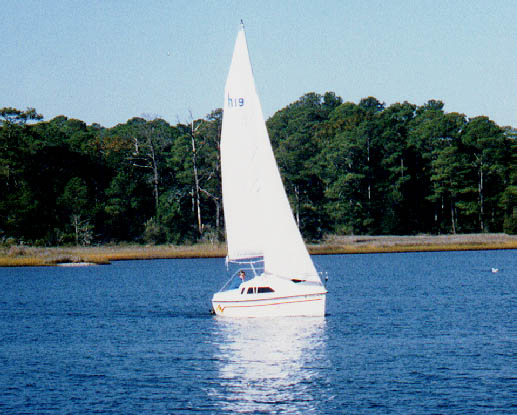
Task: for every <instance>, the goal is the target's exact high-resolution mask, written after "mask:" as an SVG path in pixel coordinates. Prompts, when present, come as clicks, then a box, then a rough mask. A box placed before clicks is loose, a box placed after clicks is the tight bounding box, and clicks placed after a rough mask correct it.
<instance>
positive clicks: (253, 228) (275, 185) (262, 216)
mask: <svg viewBox="0 0 517 415" xmlns="http://www.w3.org/2000/svg"><path fill="white" fill-rule="evenodd" d="M223 108H224V112H223V125H222V131H221V173H222V191H223V204H224V213H225V222H226V239H227V245H228V260H230V261H235V260H242V259H247V258H256V257H260V256H262V257H263V258H264V268H265V272H266V273H268V274H273V275H277V276H282V277H285V278H299V277H302V278H303V279H304V280H307V281H312V282H319V283H321V281H320V278H319V276H318V273H317V272H316V269H315V267H314V264H313V262H312V260H311V258H310V256H309V253H308V251H307V248H306V246H305V243H304V241H303V239H302V237H301V234H300V232H299V230H298V227H297V225H296V222H295V220H294V216H293V213H292V211H291V207H290V205H289V200H288V199H287V195H286V193H285V190H284V186H283V183H282V179H281V176H280V172H279V170H278V166H277V164H276V160H275V156H274V154H273V150H272V147H271V143H270V141H269V136H268V133H267V129H266V124H265V122H264V117H263V113H262V108H261V105H260V100H259V98H258V94H257V91H256V87H255V81H254V77H253V71H252V67H251V63H250V59H249V53H248V47H247V43H246V36H245V33H244V28H243V27H242V26H241V29H240V31H239V33H238V35H237V40H236V42H235V47H234V51H233V56H232V62H231V65H230V71H229V73H228V78H227V80H226V86H225V101H224V106H223Z"/></svg>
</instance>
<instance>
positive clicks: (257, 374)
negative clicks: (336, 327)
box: [209, 317, 329, 413]
mask: <svg viewBox="0 0 517 415" xmlns="http://www.w3.org/2000/svg"><path fill="white" fill-rule="evenodd" d="M325 326H326V322H325V319H324V318H322V317H284V318H274V319H273V318H271V319H269V318H261V319H216V322H215V328H216V332H215V333H214V336H213V338H214V339H215V342H216V347H215V348H214V352H215V355H214V360H215V365H216V367H217V372H218V373H219V376H218V379H217V380H216V382H217V383H218V387H217V388H214V389H212V390H211V391H209V393H210V395H212V396H211V397H212V398H213V399H214V400H215V401H216V402H217V405H218V406H220V407H221V410H224V411H228V412H232V413H242V412H246V413H250V412H251V413H256V412H259V413H262V412H263V413H272V412H282V413H310V411H314V410H316V408H317V404H318V402H319V401H321V400H322V399H325V397H322V396H317V397H316V396H314V394H313V387H314V386H312V385H313V383H314V382H326V378H325V376H324V375H323V373H324V372H326V371H327V370H328V366H329V364H328V359H326V358H325V354H326V351H325V345H326V333H325ZM321 389H322V388H321V385H319V387H317V390H318V391H319V392H318V395H320V394H321ZM324 389H325V388H324Z"/></svg>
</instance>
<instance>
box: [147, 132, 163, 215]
mask: <svg viewBox="0 0 517 415" xmlns="http://www.w3.org/2000/svg"><path fill="white" fill-rule="evenodd" d="M149 146H150V148H151V167H152V169H153V193H154V204H155V212H156V217H158V203H159V198H160V195H159V193H158V192H159V190H158V185H159V183H160V180H159V175H158V163H157V162H156V153H155V150H154V144H153V141H152V139H151V138H149Z"/></svg>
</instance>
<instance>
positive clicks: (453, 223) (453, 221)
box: [451, 197, 456, 234]
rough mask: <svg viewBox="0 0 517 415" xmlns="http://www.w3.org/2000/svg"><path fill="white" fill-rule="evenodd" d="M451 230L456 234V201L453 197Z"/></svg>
mask: <svg viewBox="0 0 517 415" xmlns="http://www.w3.org/2000/svg"><path fill="white" fill-rule="evenodd" d="M451 230H452V233H453V234H456V214H455V206H454V201H453V200H452V197H451Z"/></svg>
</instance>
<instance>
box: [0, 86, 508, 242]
mask: <svg viewBox="0 0 517 415" xmlns="http://www.w3.org/2000/svg"><path fill="white" fill-rule="evenodd" d="M443 108H444V104H443V103H442V102H441V101H437V100H430V101H428V102H427V103H426V104H424V105H422V106H417V105H414V104H410V103H408V102H403V103H395V104H392V105H390V106H388V107H386V105H385V104H384V103H382V102H380V101H379V100H377V99H376V98H374V97H368V98H364V99H362V100H361V101H360V102H359V103H357V104H356V103H352V102H345V103H343V101H342V99H341V98H340V97H337V96H336V95H335V94H334V93H332V92H326V93H324V94H322V95H320V94H317V93H313V92H311V93H308V94H305V95H304V96H302V97H300V99H298V100H297V101H295V102H293V103H292V104H290V105H288V106H287V107H285V108H283V109H281V110H280V111H278V112H277V113H275V114H274V115H273V116H272V117H271V118H270V119H269V120H268V121H267V127H268V130H269V133H270V138H271V142H272V144H273V148H274V151H275V156H276V158H277V161H278V164H279V167H280V170H281V174H282V179H283V181H284V185H285V187H286V190H287V193H288V195H289V199H290V202H291V206H292V209H293V212H294V215H295V219H296V220H297V222H298V224H299V227H300V229H301V230H302V233H303V235H304V236H305V237H306V238H308V239H319V238H321V237H322V236H323V235H324V234H325V233H341V234H415V233H451V232H452V233H455V232H480V231H481V232H502V231H504V232H507V233H516V231H517V207H516V206H517V203H516V202H517V190H516V189H517V171H516V168H517V167H516V166H517V160H516V157H517V156H516V155H517V147H516V138H517V132H516V130H515V129H513V128H511V127H505V128H504V129H503V128H501V127H499V126H497V125H496V124H495V123H494V122H493V121H491V120H489V119H488V118H487V117H476V118H472V119H468V118H467V117H466V116H465V115H463V114H458V113H446V112H444V110H443ZM221 122H222V110H220V109H217V110H215V111H213V112H212V113H211V114H209V115H207V117H206V118H204V119H199V120H191V122H190V123H188V124H177V125H175V126H173V125H170V124H168V123H167V122H166V121H164V120H162V119H159V118H154V119H151V118H141V117H135V118H132V119H130V120H128V121H127V122H126V123H124V124H119V125H117V126H115V127H113V128H104V127H102V126H100V125H98V124H93V125H86V124H85V123H84V122H83V121H81V120H76V119H68V118H67V117H65V116H59V117H55V118H54V119H52V120H50V121H42V116H41V115H40V114H38V113H37V112H36V110H35V109H34V108H28V109H27V110H25V111H22V110H18V109H16V108H12V107H5V108H1V109H0V237H1V240H2V241H8V240H9V241H25V242H28V243H30V242H32V243H35V244H38V245H59V244H67V243H69V244H77V245H88V244H90V243H94V242H107V241H136V242H146V243H175V244H180V243H191V242H195V241H196V240H203V241H216V240H220V239H223V238H224V216H223V209H222V195H221V185H220V182H221V176H220V159H219V139H220V131H221Z"/></svg>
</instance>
